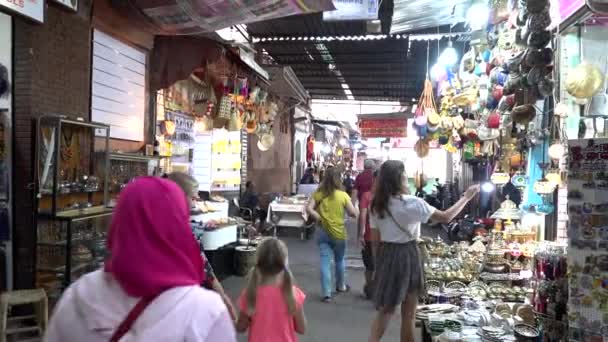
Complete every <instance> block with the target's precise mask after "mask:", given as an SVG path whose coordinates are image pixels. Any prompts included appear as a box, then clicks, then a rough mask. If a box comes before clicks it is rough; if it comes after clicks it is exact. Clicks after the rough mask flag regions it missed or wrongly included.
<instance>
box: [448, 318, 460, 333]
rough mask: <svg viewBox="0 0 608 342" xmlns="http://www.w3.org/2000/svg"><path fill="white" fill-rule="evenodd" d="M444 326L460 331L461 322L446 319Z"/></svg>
mask: <svg viewBox="0 0 608 342" xmlns="http://www.w3.org/2000/svg"><path fill="white" fill-rule="evenodd" d="M444 326H445V328H446V329H448V330H450V331H454V332H461V331H462V323H460V322H458V321H454V320H450V319H448V320H446V321H445V322H444Z"/></svg>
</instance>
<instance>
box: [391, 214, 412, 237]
mask: <svg viewBox="0 0 608 342" xmlns="http://www.w3.org/2000/svg"><path fill="white" fill-rule="evenodd" d="M386 213H387V214H388V216H390V217H391V219H392V220H393V222H395V225H396V226H397V227H398V228H399V229H400V230H401V231H402V232H404V233H405V234H407V236H408V238H409V239H412V240H413V239H414V237H413V236H412V233H411V232H410V231H409V230H408V229H406V228H403V226H402V225H401V224H400V223H399V221H397V219H396V218H395V216H393V214H392V213H391V211H390V209H389V208H388V207H387V208H386Z"/></svg>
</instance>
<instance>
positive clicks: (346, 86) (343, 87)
mask: <svg viewBox="0 0 608 342" xmlns="http://www.w3.org/2000/svg"><path fill="white" fill-rule="evenodd" d="M340 85H341V86H342V89H350V87H349V86H348V84H346V83H341V84H340Z"/></svg>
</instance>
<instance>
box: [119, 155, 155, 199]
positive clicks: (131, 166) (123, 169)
mask: <svg viewBox="0 0 608 342" xmlns="http://www.w3.org/2000/svg"><path fill="white" fill-rule="evenodd" d="M109 160H110V172H109V174H108V177H109V179H108V193H109V196H110V202H109V205H110V206H112V207H113V206H114V205H115V200H116V197H117V195H118V193H120V191H121V190H122V189H123V188H124V187H125V186H126V185H127V184H128V183H129V182H131V181H132V180H133V179H134V178H136V177H141V176H151V175H153V174H154V172H155V170H157V169H158V163H159V158H158V157H152V156H142V155H137V154H129V153H110V156H109Z"/></svg>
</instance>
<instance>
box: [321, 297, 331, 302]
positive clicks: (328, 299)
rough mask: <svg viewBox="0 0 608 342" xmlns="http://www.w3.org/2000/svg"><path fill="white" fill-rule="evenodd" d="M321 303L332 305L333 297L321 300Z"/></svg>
mask: <svg viewBox="0 0 608 342" xmlns="http://www.w3.org/2000/svg"><path fill="white" fill-rule="evenodd" d="M321 301H322V302H323V303H331V297H323V299H321Z"/></svg>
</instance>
